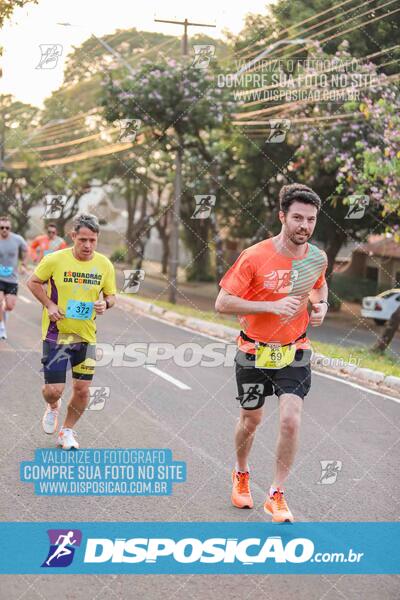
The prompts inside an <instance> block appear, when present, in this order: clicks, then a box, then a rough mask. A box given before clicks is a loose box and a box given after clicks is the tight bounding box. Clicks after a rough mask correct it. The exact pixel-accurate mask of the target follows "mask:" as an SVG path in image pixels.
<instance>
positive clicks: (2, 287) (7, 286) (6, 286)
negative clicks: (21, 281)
mask: <svg viewBox="0 0 400 600" xmlns="http://www.w3.org/2000/svg"><path fill="white" fill-rule="evenodd" d="M0 292H3V293H4V295H5V296H7V294H10V295H11V296H16V295H17V294H18V283H10V282H9V281H0Z"/></svg>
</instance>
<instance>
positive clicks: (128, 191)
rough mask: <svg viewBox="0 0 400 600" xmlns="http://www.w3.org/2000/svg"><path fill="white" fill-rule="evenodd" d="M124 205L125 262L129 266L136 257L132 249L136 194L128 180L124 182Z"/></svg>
mask: <svg viewBox="0 0 400 600" xmlns="http://www.w3.org/2000/svg"><path fill="white" fill-rule="evenodd" d="M125 203H126V210H127V213H128V222H127V224H126V243H127V249H126V262H127V263H128V264H130V265H131V264H132V262H133V260H134V258H135V256H136V253H135V248H134V232H135V213H136V205H137V194H136V193H135V192H134V190H133V188H132V183H131V181H130V180H129V179H127V180H126V187H125Z"/></svg>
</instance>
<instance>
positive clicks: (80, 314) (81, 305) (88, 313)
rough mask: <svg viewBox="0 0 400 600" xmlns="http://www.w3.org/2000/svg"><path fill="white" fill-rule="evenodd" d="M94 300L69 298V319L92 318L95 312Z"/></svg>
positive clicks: (67, 314)
mask: <svg viewBox="0 0 400 600" xmlns="http://www.w3.org/2000/svg"><path fill="white" fill-rule="evenodd" d="M93 304H94V302H79V300H68V302H67V312H66V315H65V316H66V317H67V319H80V320H83V321H85V320H87V319H91V317H92V314H93Z"/></svg>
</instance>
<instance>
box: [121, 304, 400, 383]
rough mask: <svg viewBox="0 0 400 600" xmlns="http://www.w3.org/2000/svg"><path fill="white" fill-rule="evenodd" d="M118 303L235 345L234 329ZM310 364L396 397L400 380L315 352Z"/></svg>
mask: <svg viewBox="0 0 400 600" xmlns="http://www.w3.org/2000/svg"><path fill="white" fill-rule="evenodd" d="M118 301H122V302H127V303H128V304H130V305H131V306H132V307H133V308H135V309H136V310H138V311H139V312H141V313H145V314H153V315H157V316H158V317H160V318H162V319H164V320H165V321H167V322H172V323H174V324H175V325H184V326H185V327H187V328H188V329H191V330H193V331H198V332H199V333H204V334H207V335H212V336H215V337H218V338H221V339H222V340H224V341H227V342H235V340H236V338H237V335H238V329H234V328H233V327H227V326H226V325H220V324H219V323H212V322H210V321H203V320H202V319H198V318H197V317H186V316H185V315H181V314H179V313H176V312H173V311H171V310H167V309H166V308H162V307H161V306H157V305H156V304H152V303H151V302H145V301H144V300H139V299H137V298H131V297H129V296H126V295H123V296H122V295H120V294H119V295H118ZM311 364H312V365H313V367H314V368H315V369H316V370H318V371H322V372H326V373H333V374H335V375H340V376H342V378H343V379H346V378H351V379H355V380H357V382H359V383H363V384H364V385H366V384H369V385H371V387H373V388H374V389H375V390H378V389H379V390H381V389H382V388H384V390H382V391H385V390H386V391H387V390H389V391H393V392H397V393H400V377H395V376H394V375H385V374H384V373H382V371H375V370H373V369H366V368H362V367H358V366H357V365H356V364H354V363H346V362H344V361H343V360H342V359H336V358H332V357H330V356H325V355H324V354H319V353H316V352H313V354H312V356H311ZM343 376H344V377H343Z"/></svg>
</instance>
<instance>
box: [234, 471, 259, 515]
mask: <svg viewBox="0 0 400 600" xmlns="http://www.w3.org/2000/svg"><path fill="white" fill-rule="evenodd" d="M232 484H233V485H232V496H231V500H232V504H233V506H236V508H253V506H254V502H253V498H252V497H251V492H250V473H248V472H246V473H237V472H236V471H235V470H233V471H232Z"/></svg>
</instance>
